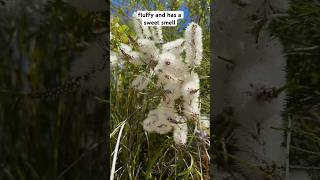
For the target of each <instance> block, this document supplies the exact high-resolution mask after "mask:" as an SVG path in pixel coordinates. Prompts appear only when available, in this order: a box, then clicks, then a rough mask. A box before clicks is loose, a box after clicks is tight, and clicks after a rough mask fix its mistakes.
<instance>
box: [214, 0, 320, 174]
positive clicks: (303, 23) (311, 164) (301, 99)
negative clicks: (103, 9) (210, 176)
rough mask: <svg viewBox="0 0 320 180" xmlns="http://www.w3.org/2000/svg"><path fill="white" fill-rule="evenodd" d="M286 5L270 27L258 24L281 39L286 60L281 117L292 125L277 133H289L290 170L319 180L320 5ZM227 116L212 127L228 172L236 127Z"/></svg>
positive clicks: (307, 0) (306, 1)
mask: <svg viewBox="0 0 320 180" xmlns="http://www.w3.org/2000/svg"><path fill="white" fill-rule="evenodd" d="M290 3H291V7H290V10H289V11H288V13H286V14H277V17H276V18H274V19H273V20H272V22H271V24H265V23H263V22H268V21H266V20H264V21H259V22H262V23H261V24H260V25H261V26H263V27H268V28H269V29H270V30H271V32H272V34H273V35H274V36H276V37H279V38H280V39H281V42H282V43H283V45H284V49H285V52H284V55H285V56H286V57H287V69H285V71H287V84H286V86H285V87H284V89H283V90H285V91H286V93H287V104H286V108H285V112H284V113H283V117H284V118H285V120H286V121H287V122H289V121H290V122H291V123H292V125H291V128H285V129H281V130H283V132H284V133H285V132H289V131H290V132H291V145H290V158H289V159H290V168H291V170H308V172H309V173H310V174H311V176H312V177H313V179H319V178H320V167H319V160H320V159H319V158H320V156H319V155H320V144H319V143H320V61H319V55H320V47H319V44H320V35H319V32H320V2H319V1H318V0H313V1H311V0H291V1H290ZM269 22H270V21H269ZM213 38H214V37H213ZM213 69H214V67H213ZM231 114H232V112H231V111H230V112H226V117H225V120H224V121H223V122H219V123H217V124H216V125H215V126H214V127H213V128H214V135H213V137H214V142H215V143H214V144H215V146H214V149H215V150H217V151H218V152H224V154H221V153H216V154H215V155H216V156H217V157H215V158H216V162H217V163H219V165H221V166H224V167H226V168H229V170H230V167H231V166H230V164H232V159H234V158H237V157H232V156H229V155H231V154H232V153H231V152H232V151H234V150H235V149H234V147H233V144H232V142H233V141H232V134H233V129H234V128H235V127H236V126H237V125H236V124H234V123H233V122H232V120H231V119H230V118H228V117H229V115H231ZM284 135H285V134H284ZM285 146H286V145H284V147H285ZM215 150H214V151H215ZM230 157H231V158H230ZM240 159H241V158H240Z"/></svg>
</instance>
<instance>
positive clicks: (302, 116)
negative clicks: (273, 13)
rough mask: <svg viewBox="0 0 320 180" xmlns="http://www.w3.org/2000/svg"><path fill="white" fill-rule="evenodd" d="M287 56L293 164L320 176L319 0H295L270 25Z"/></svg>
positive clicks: (288, 114)
mask: <svg viewBox="0 0 320 180" xmlns="http://www.w3.org/2000/svg"><path fill="white" fill-rule="evenodd" d="M270 28H271V30H272V32H273V34H274V35H276V36H279V37H280V39H281V40H282V42H283V44H284V47H285V53H286V56H287V73H288V74H287V79H288V82H287V86H288V87H287V93H288V101H287V109H286V112H285V117H286V118H290V120H291V121H292V128H291V132H292V139H291V140H292V143H291V150H290V160H291V163H290V164H291V166H292V168H295V169H307V170H310V173H311V174H312V176H313V177H314V178H315V179H319V178H320V166H319V164H320V61H319V56H320V2H319V1H318V0H314V1H309V0H292V1H291V8H290V10H289V12H288V15H287V16H283V17H280V18H277V19H276V20H275V21H274V22H273V23H272V24H271V26H270Z"/></svg>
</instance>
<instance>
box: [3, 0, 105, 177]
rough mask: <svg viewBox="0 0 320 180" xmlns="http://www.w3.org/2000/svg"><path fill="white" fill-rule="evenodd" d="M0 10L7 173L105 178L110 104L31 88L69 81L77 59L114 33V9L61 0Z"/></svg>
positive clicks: (19, 3) (11, 3)
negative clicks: (42, 94)
mask: <svg viewBox="0 0 320 180" xmlns="http://www.w3.org/2000/svg"><path fill="white" fill-rule="evenodd" d="M11 6H12V7H13V8H12V7H11ZM106 9H107V8H106ZM5 10H8V11H7V12H6V11H5ZM0 11H1V12H0V144H1V146H0V154H1V156H0V179H3V180H6V179H12V180H29V179H34V180H40V179H41V180H44V179H46V180H47V179H56V178H57V179H72V180H76V179H84V180H86V179H105V178H106V177H107V175H106V172H107V171H106V147H105V141H106V118H105V117H106V104H105V103H103V102H101V101H98V100H96V99H97V98H94V97H92V96H85V95H80V94H77V93H72V94H67V95H64V96H60V97H58V98H53V97H48V98H46V99H32V98H30V97H28V96H25V94H26V93H31V92H36V91H45V90H46V89H50V88H54V87H57V86H60V85H61V84H63V83H64V82H65V81H66V80H67V79H69V78H70V77H69V74H68V72H69V70H70V64H71V62H72V61H74V60H75V59H77V57H78V56H80V53H81V52H82V51H83V50H84V49H86V47H87V46H88V43H89V42H92V41H96V38H97V37H98V36H100V35H101V34H104V33H106V32H108V29H107V28H106V24H107V22H108V21H109V19H108V12H88V11H85V10H78V9H75V8H74V7H72V6H70V5H69V4H68V3H65V2H64V1H62V0H53V1H37V0H33V1H31V0H26V1H19V0H16V1H1V5H0ZM101 83H106V82H101Z"/></svg>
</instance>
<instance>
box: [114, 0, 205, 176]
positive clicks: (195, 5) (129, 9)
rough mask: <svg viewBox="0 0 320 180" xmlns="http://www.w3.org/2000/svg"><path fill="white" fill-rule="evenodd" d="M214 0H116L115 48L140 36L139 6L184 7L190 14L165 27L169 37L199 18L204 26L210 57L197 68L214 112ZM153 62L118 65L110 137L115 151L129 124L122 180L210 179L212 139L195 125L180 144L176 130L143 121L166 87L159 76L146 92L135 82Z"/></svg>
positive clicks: (122, 149)
mask: <svg viewBox="0 0 320 180" xmlns="http://www.w3.org/2000/svg"><path fill="white" fill-rule="evenodd" d="M208 7H209V1H205V0H204V1H181V0H180V1H179V0H178V1H176V0H174V1H153V0H151V1H150V0H148V1H146V0H143V1H140V0H136V1H125V0H123V1H122V0H115V1H112V4H111V17H112V19H111V27H110V28H111V32H112V35H113V39H112V40H111V49H112V50H113V51H117V52H118V47H119V44H120V43H125V44H128V43H129V41H130V38H133V39H135V37H136V36H135V32H134V29H133V24H132V20H131V16H132V14H133V12H135V11H137V10H181V11H184V16H185V19H184V20H181V21H178V26H177V27H163V28H162V30H163V36H164V42H169V41H172V40H175V39H178V38H181V37H183V33H184V29H185V28H186V26H187V25H188V24H189V23H190V22H192V21H194V22H196V23H198V24H199V25H200V26H201V27H202V30H203V44H204V59H203V61H202V65H201V66H200V67H199V68H197V69H196V71H197V72H198V73H199V76H200V79H201V80H200V81H201V82H200V84H201V88H200V92H201V95H200V98H201V102H202V104H201V107H202V110H201V113H202V114H204V115H209V111H210V46H209V44H210V36H209V34H210V33H209V32H210V29H209V17H210V16H209V14H210V12H209V10H210V9H209V8H208ZM146 70H147V67H141V66H140V67H138V66H135V65H132V64H130V63H128V61H126V60H124V59H122V60H120V62H119V65H118V66H117V67H116V68H115V69H114V70H113V72H112V76H111V82H110V93H111V95H110V103H111V105H110V107H111V121H110V123H111V124H110V129H111V130H110V131H111V134H110V138H111V145H110V146H111V150H110V151H111V152H112V153H111V155H112V156H113V154H114V147H115V144H116V140H117V138H118V132H119V129H120V126H121V125H122V124H123V123H126V125H125V128H124V132H123V134H122V137H121V144H120V149H119V154H118V160H117V166H116V176H115V178H116V179H209V156H208V144H209V140H208V139H201V138H199V137H198V136H196V135H194V134H192V131H193V129H192V128H193V127H194V126H193V125H192V123H190V124H189V135H188V143H187V144H186V145H185V146H179V145H176V144H175V143H174V141H173V138H172V134H171V133H170V134H167V135H159V134H155V133H146V132H144V130H143V128H142V125H141V123H142V121H143V120H144V119H145V118H146V116H147V114H148V112H149V111H150V110H152V109H154V108H156V107H157V105H158V104H159V102H160V99H161V97H162V96H163V92H161V91H159V89H158V88H157V87H156V84H155V81H153V82H152V83H150V84H149V86H148V88H147V89H145V90H143V91H139V92H138V91H135V90H134V89H132V88H131V87H130V85H131V82H132V80H133V79H134V78H135V77H136V76H137V75H138V74H140V73H142V72H147V71H146Z"/></svg>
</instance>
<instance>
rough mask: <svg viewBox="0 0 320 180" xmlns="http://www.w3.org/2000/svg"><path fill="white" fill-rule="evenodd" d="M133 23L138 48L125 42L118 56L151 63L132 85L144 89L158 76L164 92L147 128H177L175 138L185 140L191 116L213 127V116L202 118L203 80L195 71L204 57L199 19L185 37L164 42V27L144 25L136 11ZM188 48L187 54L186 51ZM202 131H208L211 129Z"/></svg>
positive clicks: (202, 126)
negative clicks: (201, 92)
mask: <svg viewBox="0 0 320 180" xmlns="http://www.w3.org/2000/svg"><path fill="white" fill-rule="evenodd" d="M133 25H134V30H135V32H136V35H137V40H136V43H135V45H136V46H135V50H133V48H132V47H131V46H129V45H127V44H121V45H120V47H119V54H118V55H117V59H123V60H127V61H128V62H130V63H132V64H134V65H148V67H150V68H149V70H148V71H149V72H145V73H142V74H140V75H138V76H137V77H136V78H135V79H134V80H133V82H132V84H131V87H133V88H135V89H136V90H137V91H142V90H143V89H145V88H147V87H148V84H149V82H151V78H152V76H155V77H156V80H157V82H156V84H157V86H158V88H161V89H162V90H163V93H164V95H163V98H162V100H161V102H160V103H159V105H158V107H157V108H156V109H153V110H151V111H150V112H149V113H148V115H147V117H146V119H145V120H144V121H143V122H142V126H143V128H144V130H145V131H147V132H154V133H159V134H167V133H170V132H173V140H174V142H175V143H176V144H181V145H182V144H185V143H186V142H187V136H188V126H187V121H188V120H193V121H192V122H196V123H197V126H196V127H198V130H199V131H201V132H202V131H203V130H205V129H208V128H209V119H208V118H203V117H204V116H201V117H202V118H200V105H199V103H200V97H199V95H200V90H199V88H200V80H199V76H198V74H197V73H196V72H194V67H195V66H200V64H201V60H202V53H203V47H202V46H203V44H202V30H201V27H200V26H199V25H197V24H196V23H190V24H189V26H188V27H187V28H186V31H185V34H184V37H183V38H179V39H176V40H174V41H171V42H167V43H164V44H163V36H162V29H161V27H147V26H142V25H141V21H140V20H139V19H137V18H136V15H135V14H133ZM184 52H185V54H186V56H183V55H182V54H183V53H184ZM114 54H117V53H114ZM111 58H112V59H113V60H112V62H115V60H114V59H116V58H115V57H113V56H112V57H111ZM110 60H111V59H110ZM180 97H182V103H181V105H182V106H183V108H184V110H183V114H178V113H177V110H176V109H175V105H176V103H177V101H176V100H177V99H179V98H180ZM198 124H199V125H198ZM202 134H205V135H208V131H207V133H202Z"/></svg>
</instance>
